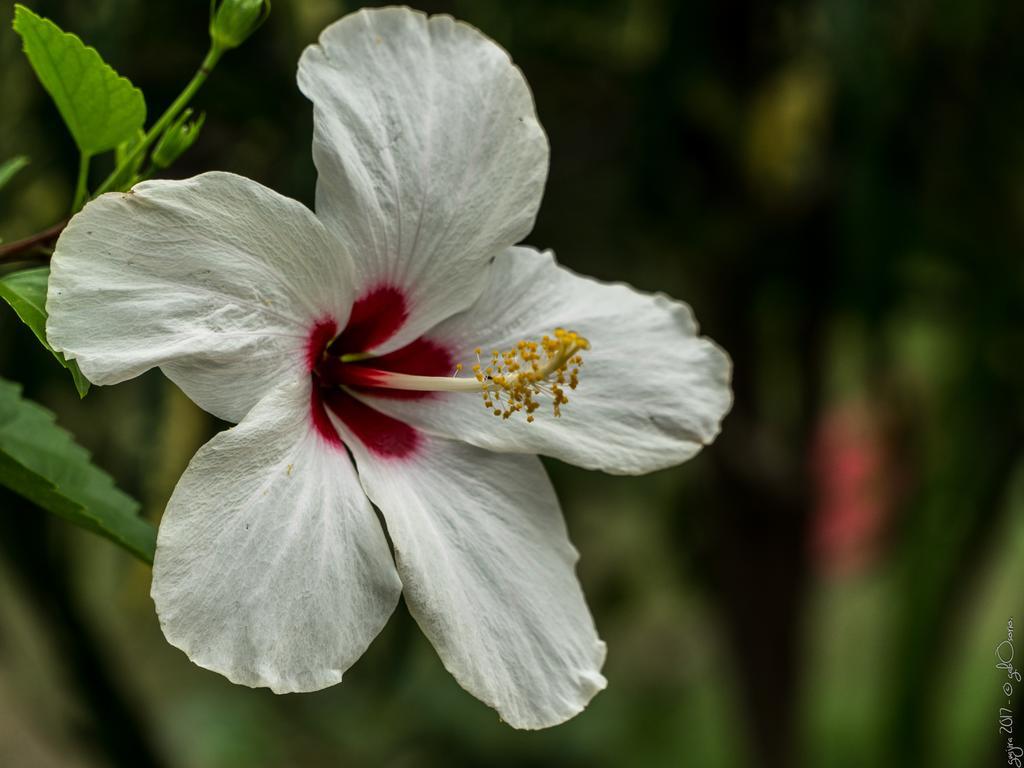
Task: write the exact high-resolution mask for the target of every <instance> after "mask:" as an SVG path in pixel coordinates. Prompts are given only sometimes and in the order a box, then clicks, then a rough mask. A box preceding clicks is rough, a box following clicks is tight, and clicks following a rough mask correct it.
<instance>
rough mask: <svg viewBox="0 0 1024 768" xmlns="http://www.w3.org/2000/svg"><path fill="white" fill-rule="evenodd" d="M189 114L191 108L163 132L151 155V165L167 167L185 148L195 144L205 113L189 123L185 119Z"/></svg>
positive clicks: (190, 113) (190, 114)
mask: <svg viewBox="0 0 1024 768" xmlns="http://www.w3.org/2000/svg"><path fill="white" fill-rule="evenodd" d="M191 116H192V110H191V109H186V110H185V111H184V112H182V113H181V114H180V115H178V117H177V118H176V119H175V121H174V122H173V123H171V124H170V125H169V126H167V130H165V131H164V132H163V135H162V136H161V137H160V140H159V141H158V142H157V144H156V148H155V149H154V150H153V155H152V160H153V165H155V166H156V167H157V168H167V167H168V166H170V165H171V163H173V162H174V161H175V160H177V159H178V158H179V157H181V155H182V153H184V152H185V150H187V149H188V148H189V147H191V146H192V145H193V144H195V141H196V139H197V138H198V137H199V129H200V128H202V127H203V121H204V120H206V115H205V113H204V114H201V115H199V117H198V118H196V119H195V120H193V121H192V122H191V123H189V122H187V121H188V119H189V118H190V117H191Z"/></svg>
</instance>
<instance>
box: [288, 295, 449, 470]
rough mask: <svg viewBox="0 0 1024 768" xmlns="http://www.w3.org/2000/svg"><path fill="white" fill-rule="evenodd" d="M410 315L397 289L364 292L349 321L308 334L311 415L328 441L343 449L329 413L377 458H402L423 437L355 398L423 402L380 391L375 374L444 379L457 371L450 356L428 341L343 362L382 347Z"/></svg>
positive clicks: (329, 321) (327, 322) (325, 323)
mask: <svg viewBox="0 0 1024 768" xmlns="http://www.w3.org/2000/svg"><path fill="white" fill-rule="evenodd" d="M407 317H408V311H407V304H406V300H405V295H404V294H403V293H402V291H400V290H399V289H397V288H395V287H393V286H379V287H377V288H374V289H372V290H370V291H368V292H366V293H365V294H364V295H363V296H362V297H361V298H360V299H359V300H358V301H356V302H355V304H353V306H352V313H351V315H350V316H349V320H348V323H347V324H346V326H345V327H344V328H343V329H341V332H340V333H339V332H338V324H337V323H336V322H335V320H334V319H333V318H329V317H328V318H323V319H322V320H320V321H319V322H317V323H316V325H314V326H313V328H312V329H311V330H310V333H309V340H308V342H307V345H306V362H307V366H308V368H309V371H310V375H311V376H312V379H313V393H312V401H311V403H310V405H311V408H310V415H311V418H312V421H313V425H314V426H315V427H316V430H317V432H318V433H319V434H320V435H321V437H323V438H324V439H325V440H326V441H327V442H329V443H331V444H332V445H335V446H338V447H340V446H342V440H341V437H340V436H339V435H338V432H337V430H336V429H335V428H334V425H333V424H332V423H331V420H330V418H329V417H328V416H327V410H328V409H330V411H331V412H332V413H333V414H334V415H335V416H336V417H337V418H338V419H339V420H340V421H341V422H342V423H343V424H344V425H345V427H346V428H347V429H348V430H349V431H350V432H351V433H352V434H353V435H354V436H355V437H356V438H358V439H359V441H360V442H362V443H363V445H365V446H366V447H367V449H369V450H370V451H372V452H373V453H374V454H376V455H377V456H381V457H388V458H403V457H406V456H409V455H411V454H412V453H414V452H415V450H416V448H417V447H418V446H419V445H420V443H421V441H422V437H421V435H420V433H419V432H418V431H417V430H416V429H415V428H413V427H411V426H409V425H408V424H406V423H405V422H402V421H399V420H398V419H394V418H392V417H390V416H387V415H385V414H383V413H381V412H380V411H378V410H376V409H374V408H373V407H371V406H369V405H367V404H366V403H364V402H363V401H361V400H359V399H357V398H356V397H354V396H353V395H352V393H353V392H357V393H358V392H362V393H367V394H373V395H375V396H378V397H389V398H405V399H420V398H424V397H432V396H433V394H432V393H430V392H408V391H402V390H394V389H377V388H374V387H373V385H372V378H373V377H372V375H371V374H370V373H369V372H370V371H372V370H376V371H393V372H395V373H411V374H418V375H423V376H444V375H447V374H450V373H451V371H452V368H453V362H452V357H451V354H450V353H449V352H448V350H447V349H445V348H444V347H442V346H441V345H440V344H438V343H436V342H434V341H431V340H429V339H426V338H419V339H416V340H415V341H413V342H412V343H410V344H408V345H406V346H404V347H402V348H400V349H397V350H395V351H394V352H389V353H388V354H385V355H381V356H379V357H372V358H367V359H365V360H358V361H353V362H345V361H343V358H344V357H346V356H349V357H350V356H353V355H361V354H365V353H367V352H369V351H370V350H372V349H373V348H375V347H377V346H379V345H381V344H383V343H384V342H385V341H387V340H388V339H390V338H391V337H392V336H394V334H395V333H396V332H397V331H398V330H399V329H400V328H401V327H402V325H403V324H404V323H405V320H406V318H407Z"/></svg>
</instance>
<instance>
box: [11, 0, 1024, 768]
mask: <svg viewBox="0 0 1024 768" xmlns="http://www.w3.org/2000/svg"><path fill="white" fill-rule="evenodd" d="M31 5H32V7H33V9H34V10H36V11H37V12H39V13H41V14H43V15H45V16H49V17H52V18H54V19H55V20H57V21H58V22H59V23H60V24H61V26H62V27H63V28H65V29H69V30H73V31H74V32H75V33H76V34H78V35H79V36H80V37H81V38H82V39H83V40H85V41H87V42H88V43H90V44H92V45H95V46H96V47H97V48H98V49H99V50H101V51H102V52H103V55H104V57H105V59H106V60H107V61H109V62H110V63H111V65H112V66H114V67H115V68H116V69H117V70H118V71H119V72H123V73H125V74H126V75H128V76H129V77H130V78H131V79H132V81H133V82H134V83H136V84H137V85H138V86H139V87H141V88H142V89H143V91H144V92H145V93H146V94H147V100H148V101H149V104H150V107H151V109H152V110H153V111H154V112H155V111H158V110H161V109H163V108H164V107H165V106H166V105H167V104H168V103H169V102H170V100H171V99H173V98H174V96H175V95H176V93H177V89H178V88H179V87H180V84H181V82H182V80H183V78H184V77H187V76H188V75H189V74H190V73H191V72H192V71H193V70H194V69H195V67H196V66H197V64H198V62H199V61H200V59H201V57H202V54H203V51H204V50H205V45H206V40H205V35H206V26H207V14H208V5H207V3H205V2H199V1H188V2H182V3H164V2H143V1H142V0H85V1H82V0H78V1H76V2H71V0H51V1H47V2H43V1H41V2H38V3H35V2H33V3H31ZM354 7H355V6H354V4H349V3H343V2H338V1H337V0H306V1H303V2H298V0H291V2H289V0H277V1H276V2H275V4H274V11H273V13H272V15H271V17H270V19H269V20H268V21H267V23H266V24H265V25H264V26H263V27H261V29H260V30H259V32H258V33H256V34H255V35H254V36H253V37H252V39H250V40H249V41H248V42H247V43H246V44H245V45H244V46H242V47H241V48H239V49H238V50H237V51H233V52H231V54H230V55H229V56H227V57H226V58H225V59H224V61H223V62H222V63H221V64H220V65H219V67H218V70H217V72H216V74H215V76H214V77H213V78H211V80H210V81H209V82H208V83H207V85H206V86H204V90H203V91H201V92H200V94H199V96H198V98H197V99H196V101H195V102H194V106H195V108H196V110H197V111H204V112H206V115H207V119H206V123H205V125H204V127H203V132H202V135H201V136H200V138H199V140H198V142H197V143H196V145H195V146H194V147H193V149H192V150H191V151H190V152H189V153H188V154H187V155H185V156H184V157H183V159H182V161H181V162H180V163H179V164H177V165H176V166H174V168H173V169H172V170H171V173H173V174H174V175H176V176H188V175H191V174H193V173H196V172H199V171H201V170H206V169H210V168H219V169H223V170H228V171H234V172H237V173H242V174H245V175H247V176H250V177H252V178H254V179H256V180H258V181H260V182H261V183H264V184H266V185H268V186H270V187H272V188H274V189H277V190H279V191H281V192H282V193H284V194H288V195H291V196H293V197H295V198H297V199H299V200H302V201H303V202H305V203H306V204H310V205H311V204H312V202H313V189H314V181H315V173H314V169H313V164H312V161H311V159H310V151H309V150H310V139H311V131H312V120H311V109H310V106H309V104H308V103H307V102H306V101H305V100H304V99H303V98H302V96H301V95H300V94H299V92H298V90H297V88H296V87H295V83H294V73H295V67H296V62H297V60H298V56H299V54H300V52H301V50H302V48H303V47H304V46H305V45H307V44H309V43H310V42H312V41H314V40H315V38H316V36H317V34H318V33H319V31H320V29H321V28H322V27H323V26H324V25H325V24H326V23H328V22H330V21H332V20H334V19H336V18H338V17H339V16H341V15H342V14H344V13H345V12H347V11H350V10H352V9H353V8H354ZM421 7H423V9H424V10H428V11H432V12H441V11H444V12H449V13H452V14H454V15H455V16H457V17H459V18H462V19H465V20H467V21H469V22H471V23H473V24H475V25H476V26H478V27H480V28H481V29H483V30H484V31H485V32H487V34H489V35H490V36H492V37H494V38H495V39H496V40H498V41H499V42H500V43H501V44H502V45H504V46H505V47H506V48H507V49H508V50H509V51H511V53H512V55H513V57H514V59H515V61H516V62H517V63H518V65H519V66H520V67H521V68H522V69H523V71H524V72H525V73H526V76H527V79H528V80H529V81H530V83H531V86H532V87H533V90H534V94H535V97H536V101H537V106H538V111H539V114H540V118H541V121H542V123H543V124H544V126H545V128H546V129H547V131H548V133H549V136H550V138H551V144H552V166H551V175H550V179H549V183H548V187H547V192H546V198H545V203H544V205H543V207H542V209H541V214H540V218H539V220H538V223H537V227H536V229H535V231H534V233H533V234H532V235H531V236H530V238H529V242H530V243H531V244H534V245H537V246H540V247H551V248H554V250H555V251H556V252H557V253H558V255H559V258H560V259H561V260H562V261H563V262H564V263H565V264H567V265H569V266H570V267H573V268H576V269H579V270H580V271H583V272H587V273H590V274H594V275H596V276H598V277H601V278H604V279H613V280H627V281H629V282H631V283H633V284H634V285H637V286H639V287H641V288H644V289H648V290H662V291H665V292H667V293H670V294H673V295H676V296H679V297H682V298H684V299H686V300H687V301H690V302H691V303H692V305H693V307H694V309H695V311H696V314H697V317H698V318H700V319H701V320H702V322H703V327H704V329H705V331H706V332H707V333H708V334H709V335H710V336H712V337H713V338H715V339H716V340H717V341H718V342H720V343H721V344H722V345H723V346H724V347H725V348H726V349H727V350H728V351H729V352H730V354H731V355H732V356H733V358H734V361H735V365H736V380H735V390H736V397H737V400H736V406H735V408H734V411H733V413H732V414H731V415H730V417H729V418H728V419H727V420H726V423H725V428H724V431H723V434H722V436H721V437H720V439H719V440H718V442H716V444H715V445H714V446H712V447H711V448H709V449H708V450H706V451H704V452H703V453H702V454H701V455H700V456H698V457H697V458H696V459H695V460H693V461H692V462H690V463H688V464H686V465H684V466H682V467H679V468H676V469H673V470H669V471H665V472H661V473H658V474H655V475H652V476H648V477H644V478H609V477H605V476H602V475H598V474H594V473H587V472H583V471H580V470H577V469H574V468H571V467H566V466H562V465H558V464H557V463H554V462H552V463H550V468H551V471H552V474H553V476H554V479H555V482H556V485H557V487H558V490H559V493H560V496H561V498H562V501H563V504H564V507H565V512H566V517H567V519H568V523H569V528H570V531H571V533H572V535H573V538H574V541H575V543H576V544H577V546H578V548H579V549H580V551H581V553H582V560H581V562H580V576H581V579H582V581H583V584H584V588H585V591H586V593H587V595H588V598H589V601H590V605H591V607H592V610H593V612H594V614H595V617H596V620H597V624H598V627H599V629H600V630H601V632H602V634H603V636H604V638H605V639H606V640H607V642H608V646H609V657H608V663H607V666H606V670H605V672H606V674H607V676H608V678H609V687H608V690H607V691H605V692H603V693H602V694H600V695H598V696H597V698H596V699H595V700H594V702H593V703H592V704H591V706H590V707H589V708H588V709H587V711H586V712H584V713H583V714H582V715H580V716H579V717H577V718H576V719H575V720H573V721H571V722H570V723H568V724H566V725H564V726H560V727H558V728H555V729H553V730H550V731H545V732H541V733H519V732H514V731H512V730H510V729H508V728H507V727H506V726H503V725H501V724H500V723H499V722H498V721H497V718H496V717H495V715H494V714H493V713H492V712H491V711H490V710H488V709H487V708H486V707H485V706H483V705H482V704H479V703H478V702H476V701H475V700H474V699H472V697H470V696H469V695H468V694H466V693H463V692H462V691H461V690H460V689H459V688H458V686H457V684H456V683H455V682H454V681H453V680H452V679H451V678H450V677H449V676H448V675H447V674H446V673H445V671H444V669H443V668H442V666H441V664H440V662H439V661H438V660H437V658H436V656H435V655H434V654H433V652H432V650H431V649H430V647H429V645H428V644H427V642H426V641H425V640H424V639H423V637H422V636H421V635H420V634H419V632H418V631H417V630H416V627H415V625H414V623H413V622H412V620H411V619H410V618H409V617H408V615H407V613H406V612H405V611H404V609H403V608H400V609H399V610H398V612H396V614H395V616H394V618H393V619H392V621H391V622H390V624H389V625H388V627H387V629H386V630H385V631H384V633H383V634H382V636H381V637H380V638H379V639H378V640H377V641H376V642H375V643H374V644H373V645H372V646H371V649H370V651H369V652H368V653H367V655H366V657H365V658H364V659H362V660H361V661H360V662H359V663H358V664H357V665H356V666H355V667H354V668H353V669H352V670H351V671H350V672H349V673H348V675H347V676H346V681H345V682H344V683H343V684H341V685H340V686H337V687H335V688H332V689H329V690H326V691H323V692H320V693H317V694H310V695H303V696H286V697H275V696H273V695H272V694H270V693H268V692H266V691H251V690H248V689H244V688H239V687H235V686H232V685H231V684H230V683H228V682H227V681H226V680H224V679H222V678H220V677H218V676H216V675H214V674H212V673H208V672H205V671H203V670H201V669H198V668H196V667H194V666H192V665H191V664H190V663H189V662H188V661H187V660H186V658H185V657H184V656H183V655H182V654H180V653H179V652H178V651H176V650H175V649H173V648H171V647H170V646H168V645H167V644H166V643H165V642H164V640H163V638H162V636H161V635H160V632H159V629H158V627H157V623H156V619H155V617H154V615H153V609H152V604H151V602H150V600H149V598H148V585H149V571H148V569H146V568H145V567H144V566H142V565H140V564H138V563H136V562H134V561H132V560H131V558H129V557H128V556H126V555H125V554H124V553H123V552H121V551H120V550H117V549H115V548H114V547H112V546H110V545H109V544H107V543H106V542H104V541H102V540H99V539H93V538H89V537H88V536H87V535H85V534H82V533H80V532H78V531H75V530H69V529H68V528H67V527H66V526H62V525H61V523H60V522H59V521H57V522H53V521H50V520H46V519H44V518H42V517H41V516H40V515H38V514H36V515H32V514H31V513H30V511H27V510H24V509H22V508H21V507H20V504H21V502H18V501H16V500H14V499H12V498H10V497H6V496H5V497H3V498H2V500H0V527H2V531H0V554H2V555H3V557H2V559H0V764H2V765H12V766H20V765H33V766H34V765H39V766H50V765H54V766H56V765H70V766H101V765H109V764H118V765H132V766H141V765H147V764H152V765H167V766H175V767H177V766H182V767H184V768H233V767H234V766H246V768H250V767H251V768H260V767H262V766H285V765H302V766H327V765H339V764H341V765H353V766H364V765H365V766H382V765H383V766H396V767H401V766H455V765H488V766H505V765H508V766H512V765H515V766H548V765H550V766H679V765H693V766H709V767H711V768H717V767H718V766H740V765H764V766H790V765H807V766H815V768H833V767H835V768H845V766H863V765H874V766H883V767H885V766H908V765H930V766H939V767H940V768H941V767H944V766H949V767H950V768H952V767H953V766H975V765H979V764H983V763H984V764H989V763H990V762H991V763H992V764H995V762H994V761H998V762H999V763H1000V764H1002V763H1003V761H1004V760H1005V756H1003V755H1002V739H1003V737H1000V736H999V735H998V732H997V714H998V707H999V706H1000V705H1001V699H1002V694H1001V684H1002V682H1003V679H1004V676H1003V675H1002V673H1000V672H999V671H998V670H996V669H995V658H994V654H993V650H994V648H995V646H996V645H997V644H998V642H999V641H1000V640H1001V639H1003V637H1004V636H1005V629H1006V621H1007V619H1008V618H1009V617H1010V616H1024V595H1022V593H1021V589H1020V587H1021V584H1022V583H1024V520H1022V515H1021V512H1022V509H1024V477H1022V471H1021V450H1022V448H1024V444H1022V420H1024V412H1022V406H1024V386H1022V385H1024V380H1022V379H1024V367H1022V366H1021V365H1020V360H1021V357H1022V353H1024V324H1022V323H1021V321H1020V315H1019V314H1018V313H1019V312H1020V310H1021V307H1024V131H1022V130H1021V126H1022V125H1024V98H1022V93H1021V82H1024V46H1021V45H1020V41H1019V30H1021V29H1022V28H1024V5H1021V4H1020V3H1017V2H1013V1H1012V0H969V1H968V0H935V2H923V1H921V0H897V1H896V2H891V3H866V2H849V1H848V0H801V1H800V2H797V1H795V0H784V1H783V2H777V3H757V2H753V0H746V1H744V0H729V2H717V3H716V2H709V1H707V0H704V1H702V2H672V1H671V0H618V1H616V2H613V1H612V0H543V2H542V1H541V0H517V1H516V2H514V3H513V2H499V0H472V2H470V0H452V1H451V2H429V3H425V4H423V5H422V6H421ZM11 14H12V5H11V4H10V3H9V2H7V0H0V18H8V19H9V18H10V17H11ZM0 92H2V93H3V95H4V109H2V110H0V158H8V157H13V156H15V155H28V156H30V157H32V158H33V163H32V165H31V166H30V167H29V168H28V169H26V170H24V171H22V172H21V173H19V174H18V175H17V176H16V177H15V178H14V179H12V180H11V182H10V183H9V184H8V186H7V187H6V188H5V189H4V190H3V191H2V192H0V238H3V239H5V240H9V239H12V238H16V237H20V236H23V235H27V234H29V233H31V232H34V231H36V230H38V229H41V228H43V227H46V226H48V225H50V224H52V223H54V222H55V221H57V220H58V219H59V218H60V217H61V216H62V214H63V212H64V211H65V209H66V208H67V206H68V203H69V201H70V198H71V194H72V190H73V188H74V181H75V178H74V176H75V174H74V169H75V166H76V155H75V149H74V145H73V143H72V142H71V140H70V139H69V137H68V136H67V134H66V132H65V129H64V128H63V125H62V124H61V122H60V120H59V117H58V115H57V113H56V111H55V109H54V107H53V105H52V104H51V103H50V101H49V99H48V97H47V96H46V94H45V93H44V92H43V91H42V90H41V89H40V88H39V86H38V84H37V83H36V82H35V81H34V78H33V77H32V74H31V72H30V70H29V68H28V66H27V64H26V63H25V62H24V60H23V58H22V56H21V53H20V51H19V41H18V39H17V37H16V35H14V34H13V33H12V32H7V33H5V34H0ZM107 171H109V168H103V167H98V168H95V169H93V172H94V177H93V181H94V183H95V182H96V181H97V180H99V179H101V178H102V176H103V174H105V173H106V172H107ZM0 326H2V334H0V375H3V376H6V377H9V378H11V379H14V380H16V381H19V382H21V383H23V384H24V386H25V391H26V394H29V395H31V396H32V397H34V398H37V399H39V400H40V401H41V402H43V403H44V404H46V405H47V406H48V407H49V408H50V409H52V410H54V411H55V412H56V413H57V414H58V419H59V422H60V423H61V424H62V425H63V426H64V427H66V428H67V429H69V430H70V431H71V432H72V433H73V434H75V435H76V437H77V438H78V439H79V440H80V441H81V442H82V443H83V444H84V445H86V446H87V447H88V448H89V449H90V450H91V451H92V452H93V453H94V455H95V456H96V458H97V461H98V462H99V463H100V465H101V466H103V467H105V468H106V469H108V470H109V471H110V472H111V473H112V474H113V475H114V476H115V477H116V478H117V480H118V482H119V484H121V485H122V486H123V487H124V488H125V489H126V490H128V491H129V492H130V493H131V494H132V495H134V496H136V497H137V498H140V499H142V500H143V501H144V506H145V510H146V514H147V515H148V516H149V518H150V519H152V520H154V521H155V520H156V519H157V518H158V517H159V514H160V511H161V509H162V508H163V505H164V503H165V502H166V499H167V498H168V496H169V494H170V491H171V489H172V488H173V485H174V482H175V481H176V479H177V477H178V475H179V474H180V473H181V471H182V470H183V468H184V467H185V465H186V464H187V462H188V459H189V458H190V456H191V455H192V453H193V452H194V451H195V449H196V448H197V447H198V446H199V445H201V444H202V442H204V441H205V440H206V439H208V437H209V436H210V435H211V434H213V433H214V432H215V431H216V430H217V429H219V428H220V427H221V426H222V425H218V424H215V423H213V421H212V420H211V419H210V418H209V417H207V416H206V415H204V414H203V413H201V412H200V411H198V410H197V409H196V408H195V407H194V406H193V405H192V404H191V403H189V402H188V401H187V400H186V399H185V398H184V397H183V396H182V395H181V394H180V393H179V392H177V391H176V390H175V389H174V388H173V386H172V385H170V384H169V383H168V382H166V381H164V380H163V379H162V378H161V377H160V376H159V375H158V374H149V375H146V376H144V377H142V378H141V379H140V380H137V381H133V382H130V383H127V384H124V385H121V386H118V387H116V388H95V389H94V390H93V391H92V392H91V393H90V394H89V396H88V398H87V399H86V400H85V401H84V402H79V401H78V398H77V396H76V394H75V391H74V388H73V386H72V383H71V381H70V379H69V377H68V376H67V375H66V372H64V371H63V370H61V369H60V367H59V365H58V364H57V363H56V362H55V361H54V360H53V359H52V356H50V355H49V354H48V353H47V352H46V351H45V350H44V349H42V348H41V347H39V345H38V344H37V343H36V342H35V340H34V339H33V338H32V337H31V333H30V332H29V331H28V329H26V328H23V327H22V326H21V325H20V323H19V322H18V321H17V320H16V319H15V318H14V317H13V314H12V313H10V312H6V311H5V312H4V313H3V314H0ZM657 364H658V361H657V360H638V361H637V375H643V370H644V368H645V366H652V365H657ZM1018 624H1019V625H1022V624H1021V622H1018ZM1022 642H1024V641H1022Z"/></svg>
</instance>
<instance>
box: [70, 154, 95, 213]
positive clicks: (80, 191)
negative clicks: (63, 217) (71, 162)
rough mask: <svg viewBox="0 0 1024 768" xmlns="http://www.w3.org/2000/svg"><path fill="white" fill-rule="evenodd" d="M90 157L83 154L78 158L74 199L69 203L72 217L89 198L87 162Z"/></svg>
mask: <svg viewBox="0 0 1024 768" xmlns="http://www.w3.org/2000/svg"><path fill="white" fill-rule="evenodd" d="M91 159H92V155H87V154H85V153H84V152H83V153H81V154H80V155H79V156H78V182H77V183H76V184H75V198H74V200H72V201H71V213H72V215H74V214H76V213H78V212H79V211H80V210H81V209H82V206H83V205H85V201H86V200H87V199H88V197H89V189H88V183H89V161H90V160H91Z"/></svg>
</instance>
